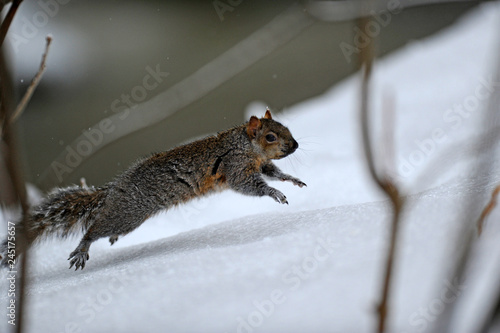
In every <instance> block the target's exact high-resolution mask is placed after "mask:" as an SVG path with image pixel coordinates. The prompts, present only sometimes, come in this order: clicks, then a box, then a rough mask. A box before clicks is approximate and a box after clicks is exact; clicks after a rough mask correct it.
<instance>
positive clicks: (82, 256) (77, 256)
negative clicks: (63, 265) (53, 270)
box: [68, 251, 90, 271]
mask: <svg viewBox="0 0 500 333" xmlns="http://www.w3.org/2000/svg"><path fill="white" fill-rule="evenodd" d="M89 258H90V256H89V254H88V253H87V252H76V251H74V252H72V253H71V254H70V255H69V258H68V260H71V261H70V262H69V269H71V268H72V267H73V265H74V266H75V271H77V270H78V268H80V269H84V268H85V262H86V261H87V260H88V259H89Z"/></svg>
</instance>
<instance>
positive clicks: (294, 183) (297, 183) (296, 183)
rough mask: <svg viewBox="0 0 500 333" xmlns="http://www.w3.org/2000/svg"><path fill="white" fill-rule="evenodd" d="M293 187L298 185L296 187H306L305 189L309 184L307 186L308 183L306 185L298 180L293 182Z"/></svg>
mask: <svg viewBox="0 0 500 333" xmlns="http://www.w3.org/2000/svg"><path fill="white" fill-rule="evenodd" d="M293 185H296V186H298V187H300V188H302V187H304V186H305V187H307V184H306V183H304V182H302V181H300V180H298V179H297V181H294V182H293Z"/></svg>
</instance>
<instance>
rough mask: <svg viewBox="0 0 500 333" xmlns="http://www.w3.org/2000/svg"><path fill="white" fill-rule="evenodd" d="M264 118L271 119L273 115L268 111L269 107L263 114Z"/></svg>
mask: <svg viewBox="0 0 500 333" xmlns="http://www.w3.org/2000/svg"><path fill="white" fill-rule="evenodd" d="M264 118H265V119H273V117H272V116H271V111H269V109H266V114H265V115H264Z"/></svg>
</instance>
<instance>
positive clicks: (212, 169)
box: [0, 109, 306, 270]
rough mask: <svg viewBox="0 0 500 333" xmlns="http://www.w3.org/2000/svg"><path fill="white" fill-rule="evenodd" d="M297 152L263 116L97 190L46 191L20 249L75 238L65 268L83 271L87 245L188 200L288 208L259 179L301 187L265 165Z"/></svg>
mask: <svg viewBox="0 0 500 333" xmlns="http://www.w3.org/2000/svg"><path fill="white" fill-rule="evenodd" d="M298 147H299V144H298V143H297V141H295V139H294V138H293V137H292V134H291V133H290V131H289V130H288V128H286V127H285V126H283V125H282V124H280V123H279V122H277V121H275V120H273V119H272V116H271V112H270V111H269V109H267V110H266V113H265V115H264V117H263V118H260V119H259V118H257V117H255V116H252V117H251V118H250V120H249V121H248V122H246V123H244V124H243V125H240V126H237V127H234V128H231V129H229V130H226V131H223V132H219V133H218V134H217V135H213V136H209V137H206V138H204V139H201V140H198V141H194V142H191V143H188V144H185V145H182V146H179V147H176V148H173V149H171V150H168V151H165V152H160V153H156V154H153V155H151V156H150V157H147V158H144V159H142V160H139V161H137V162H136V163H135V164H133V165H132V166H131V167H129V168H128V169H127V170H126V171H124V172H123V173H122V174H120V175H118V176H117V177H116V178H115V179H114V180H112V181H111V182H108V183H106V184H105V185H104V186H101V187H83V186H76V185H74V186H70V187H67V188H59V189H56V190H54V191H52V192H51V193H50V194H49V195H48V196H47V197H46V198H45V199H44V200H43V201H42V202H41V203H40V204H39V205H37V206H35V207H33V208H32V209H31V210H30V214H29V215H28V216H27V218H26V224H25V225H27V228H29V230H28V231H29V232H27V233H26V236H28V235H29V239H28V243H29V245H31V244H33V242H34V241H38V240H41V239H43V238H45V237H47V236H49V235H56V236H60V237H67V236H69V235H73V234H75V233H77V232H78V231H79V230H81V231H83V233H84V235H83V238H82V239H81V241H80V243H79V245H78V246H77V248H76V249H75V250H74V251H73V252H71V254H70V255H69V258H68V260H70V266H69V268H70V269H71V268H72V267H73V266H74V267H75V270H78V268H80V269H83V268H85V263H86V261H87V260H88V259H89V248H90V245H91V244H92V242H94V241H96V240H98V239H100V238H103V237H109V242H110V243H111V245H113V244H114V243H115V242H116V241H117V240H118V237H120V236H123V235H126V234H128V233H129V232H131V231H133V230H134V229H136V228H137V227H139V226H140V225H141V224H142V223H143V222H144V221H145V220H147V219H148V218H149V217H151V216H152V215H154V214H156V213H158V212H160V211H163V210H167V209H169V208H170V207H173V206H176V205H179V204H181V203H184V202H187V201H189V200H191V199H193V198H197V197H201V196H204V195H207V194H209V193H213V192H216V191H221V190H225V189H232V190H234V191H236V192H239V193H242V194H245V195H251V196H270V197H271V198H273V199H274V200H276V201H277V202H278V203H281V204H285V203H286V204H288V201H287V198H286V197H285V195H284V194H283V193H282V192H280V191H279V190H277V189H275V188H273V187H270V186H269V185H268V184H267V183H266V182H265V181H264V178H263V175H265V176H267V177H270V178H271V179H275V180H281V181H290V182H292V183H293V184H294V185H297V186H299V187H303V186H306V184H305V183H303V182H302V181H301V180H300V179H298V178H295V177H292V176H290V175H287V174H285V173H283V172H282V171H281V170H280V169H279V168H278V167H277V166H276V165H274V164H273V163H272V161H271V160H274V159H281V158H284V157H286V156H288V155H290V154H292V153H293V152H295V150H296V149H297V148H298ZM20 227H21V225H19V224H18V225H17V228H18V232H22V229H20ZM7 250H8V248H7V240H5V241H4V242H3V243H1V244H0V259H1V260H2V264H3V265H4V266H7V262H9V263H11V262H12V258H11V260H8V259H9V257H10V255H9V257H8V256H7Z"/></svg>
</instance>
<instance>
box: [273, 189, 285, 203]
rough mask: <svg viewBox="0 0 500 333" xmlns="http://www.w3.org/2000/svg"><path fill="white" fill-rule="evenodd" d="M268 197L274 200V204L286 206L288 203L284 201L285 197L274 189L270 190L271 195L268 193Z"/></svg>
mask: <svg viewBox="0 0 500 333" xmlns="http://www.w3.org/2000/svg"><path fill="white" fill-rule="evenodd" d="M269 196H270V197H271V198H273V199H274V200H276V202H278V203H281V204H287V205H288V201H287V200H286V197H285V195H284V194H283V193H281V192H280V191H278V190H277V189H275V188H273V189H271V193H269Z"/></svg>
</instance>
